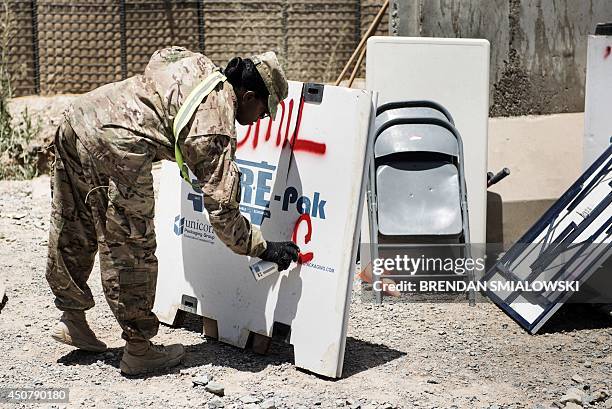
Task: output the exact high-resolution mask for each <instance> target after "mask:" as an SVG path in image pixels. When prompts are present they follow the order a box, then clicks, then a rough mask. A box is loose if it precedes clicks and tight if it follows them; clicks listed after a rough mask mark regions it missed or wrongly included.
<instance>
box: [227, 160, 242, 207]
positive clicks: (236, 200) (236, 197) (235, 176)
mask: <svg viewBox="0 0 612 409" xmlns="http://www.w3.org/2000/svg"><path fill="white" fill-rule="evenodd" d="M240 177H241V174H240V169H239V168H238V165H237V164H236V162H234V161H232V162H231V164H230V168H229V175H228V178H227V179H228V180H227V185H226V192H228V193H229V200H228V201H229V203H230V204H231V205H233V206H237V205H238V204H240V194H241V191H240Z"/></svg>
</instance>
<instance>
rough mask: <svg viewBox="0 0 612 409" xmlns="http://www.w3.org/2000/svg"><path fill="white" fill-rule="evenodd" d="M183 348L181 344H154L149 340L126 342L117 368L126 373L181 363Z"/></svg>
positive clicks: (136, 373) (166, 367)
mask: <svg viewBox="0 0 612 409" xmlns="http://www.w3.org/2000/svg"><path fill="white" fill-rule="evenodd" d="M184 356H185V348H184V347H183V346H182V345H181V344H173V345H168V346H163V345H155V344H153V343H152V342H150V341H138V342H127V343H126V345H125V348H124V349H123V358H121V363H120V364H119V368H121V372H123V373H124V374H126V375H141V374H145V373H149V372H157V371H163V370H165V369H168V368H172V367H173V366H176V365H178V364H180V363H181V361H182V360H183V357H184Z"/></svg>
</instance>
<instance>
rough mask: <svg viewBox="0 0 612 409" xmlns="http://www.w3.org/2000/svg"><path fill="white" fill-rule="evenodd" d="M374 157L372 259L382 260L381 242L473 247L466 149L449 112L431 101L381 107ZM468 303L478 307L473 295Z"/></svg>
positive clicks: (371, 176)
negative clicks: (380, 257)
mask: <svg viewBox="0 0 612 409" xmlns="http://www.w3.org/2000/svg"><path fill="white" fill-rule="evenodd" d="M372 152H373V156H374V158H373V160H371V161H370V172H369V182H368V204H369V218H370V243H371V254H372V258H373V259H376V258H378V257H379V243H380V242H383V243H394V244H396V245H397V244H408V245H409V244H413V243H416V244H423V243H427V244H428V245H429V244H432V245H437V244H440V245H443V244H461V243H467V242H468V241H469V221H468V208H467V191H466V183H465V173H464V170H463V145H462V142H461V136H460V135H459V132H458V131H457V129H456V128H455V127H454V126H453V120H452V117H451V115H450V113H448V111H446V110H445V109H444V108H443V107H442V106H440V105H439V104H436V103H434V102H431V101H408V102H394V103H390V104H385V105H383V106H381V107H379V108H378V110H377V117H376V121H375V137H374V138H373V147H372ZM462 249H463V251H462V254H461V255H460V256H461V257H466V258H467V257H469V253H470V251H469V246H465V247H462ZM402 277H403V276H402ZM417 277H419V278H424V277H432V278H433V277H435V278H441V277H443V275H440V274H435V275H432V276H428V275H418V276H417ZM374 278H375V280H380V279H381V277H380V276H374ZM404 278H406V277H404ZM448 278H454V279H459V278H461V277H457V276H456V275H453V276H452V277H451V276H449V277H448ZM461 279H463V278H461ZM468 279H473V277H471V276H468ZM376 298H377V301H379V302H381V301H382V293H381V292H376ZM469 298H470V302H473V298H474V294H473V293H470V294H469Z"/></svg>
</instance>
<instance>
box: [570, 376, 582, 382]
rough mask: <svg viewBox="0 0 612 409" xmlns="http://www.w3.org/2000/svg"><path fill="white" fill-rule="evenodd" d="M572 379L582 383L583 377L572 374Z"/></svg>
mask: <svg viewBox="0 0 612 409" xmlns="http://www.w3.org/2000/svg"><path fill="white" fill-rule="evenodd" d="M572 381H574V382H576V383H579V384H583V383H584V378H583V377H582V376H580V375H574V376H572Z"/></svg>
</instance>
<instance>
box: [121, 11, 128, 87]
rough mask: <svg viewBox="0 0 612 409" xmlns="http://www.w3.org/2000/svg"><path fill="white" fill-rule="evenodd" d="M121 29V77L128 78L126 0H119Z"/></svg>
mask: <svg viewBox="0 0 612 409" xmlns="http://www.w3.org/2000/svg"><path fill="white" fill-rule="evenodd" d="M119 30H120V32H121V79H126V78H127V73H128V70H127V38H126V37H127V34H126V31H127V30H126V23H125V0H119Z"/></svg>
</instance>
